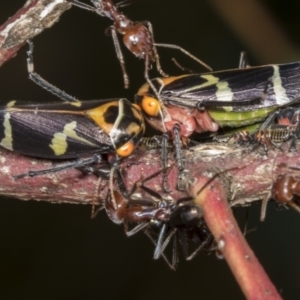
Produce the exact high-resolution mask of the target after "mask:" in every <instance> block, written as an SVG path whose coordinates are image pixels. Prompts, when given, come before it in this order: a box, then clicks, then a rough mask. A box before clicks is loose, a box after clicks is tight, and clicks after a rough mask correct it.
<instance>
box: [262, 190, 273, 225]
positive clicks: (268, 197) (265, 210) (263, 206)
mask: <svg viewBox="0 0 300 300" xmlns="http://www.w3.org/2000/svg"><path fill="white" fill-rule="evenodd" d="M270 198H271V191H269V192H268V193H267V194H266V195H265V197H264V198H263V200H262V202H261V209H260V221H261V222H263V221H264V220H265V219H266V213H267V205H268V202H269V200H270Z"/></svg>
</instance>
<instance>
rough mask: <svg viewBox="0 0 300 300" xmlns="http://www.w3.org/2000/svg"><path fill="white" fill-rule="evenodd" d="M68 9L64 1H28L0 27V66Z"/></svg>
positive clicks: (68, 6)
mask: <svg viewBox="0 0 300 300" xmlns="http://www.w3.org/2000/svg"><path fill="white" fill-rule="evenodd" d="M69 8H71V4H70V3H68V2H67V1H66V0H28V1H27V2H26V4H25V5H24V6H23V7H22V8H21V9H19V10H18V11H17V12H16V13H15V14H14V15H13V16H12V17H10V18H9V19H8V20H7V21H6V22H5V23H4V24H2V25H1V26H0V66H1V65H3V64H4V63H5V62H6V61H8V60H9V59H11V58H12V57H14V56H15V55H16V53H17V52H18V51H19V49H20V48H21V47H22V46H23V45H24V44H25V42H26V40H28V39H32V38H33V37H35V36H36V35H38V34H39V33H41V32H42V31H43V30H44V29H46V28H49V27H51V26H52V25H53V24H54V23H55V22H57V21H58V20H59V17H60V16H61V14H62V13H63V12H64V11H66V10H67V9H69Z"/></svg>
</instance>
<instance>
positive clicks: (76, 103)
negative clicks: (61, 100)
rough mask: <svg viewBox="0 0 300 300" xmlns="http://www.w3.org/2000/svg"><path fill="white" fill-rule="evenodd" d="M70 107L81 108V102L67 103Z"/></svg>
mask: <svg viewBox="0 0 300 300" xmlns="http://www.w3.org/2000/svg"><path fill="white" fill-rule="evenodd" d="M69 103H70V104H71V105H73V106H76V107H81V105H82V102H81V101H74V102H69Z"/></svg>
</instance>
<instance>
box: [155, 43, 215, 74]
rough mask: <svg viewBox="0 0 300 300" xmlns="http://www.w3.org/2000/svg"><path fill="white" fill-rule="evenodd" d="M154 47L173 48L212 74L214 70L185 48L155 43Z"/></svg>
mask: <svg viewBox="0 0 300 300" xmlns="http://www.w3.org/2000/svg"><path fill="white" fill-rule="evenodd" d="M153 45H154V46H157V47H164V48H171V49H176V50H179V51H181V52H182V53H184V54H185V55H187V56H189V57H190V58H191V59H193V60H195V61H196V62H198V63H199V64H200V65H202V66H203V67H204V68H206V69H207V70H209V71H210V72H211V71H212V70H213V69H212V68H211V67H210V66H209V65H207V64H206V63H205V62H203V61H202V60H200V59H199V58H198V57H196V56H194V55H193V54H192V53H190V52H188V51H187V50H185V49H184V48H182V47H180V46H177V45H172V44H157V43H154V44H153Z"/></svg>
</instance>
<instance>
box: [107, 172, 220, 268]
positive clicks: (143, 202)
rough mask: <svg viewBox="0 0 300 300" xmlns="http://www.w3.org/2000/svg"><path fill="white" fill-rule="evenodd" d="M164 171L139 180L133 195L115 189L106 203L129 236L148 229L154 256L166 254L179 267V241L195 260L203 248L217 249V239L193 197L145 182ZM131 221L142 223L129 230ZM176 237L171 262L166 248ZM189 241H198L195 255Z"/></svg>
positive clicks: (117, 222) (185, 253)
mask: <svg viewBox="0 0 300 300" xmlns="http://www.w3.org/2000/svg"><path fill="white" fill-rule="evenodd" d="M160 173H162V170H159V171H158V172H155V173H154V174H152V175H150V176H149V177H147V178H145V179H143V180H141V181H139V182H137V183H135V185H134V186H133V188H132V190H131V192H130V194H129V195H130V196H129V197H126V198H125V197H124V196H123V195H122V194H121V193H119V192H118V191H113V193H111V194H109V198H108V199H106V201H105V202H104V208H105V210H106V213H107V215H108V217H109V218H110V219H111V220H112V221H113V222H114V223H116V224H122V223H124V227H125V233H126V235H127V236H132V235H134V234H136V233H137V232H139V231H141V230H144V233H145V234H146V235H147V236H148V237H149V238H150V240H151V241H152V242H153V243H154V245H155V250H154V259H159V258H160V257H163V258H164V260H165V261H166V262H167V264H168V265H169V267H170V268H171V269H172V270H175V269H176V265H177V262H178V243H180V244H181V245H182V250H183V254H184V257H185V259H186V260H191V259H193V258H194V257H195V256H196V254H198V253H199V252H200V251H201V250H204V251H206V252H211V251H213V250H214V248H213V242H214V238H213V236H212V234H211V233H210V231H209V229H208V228H207V226H206V224H205V221H204V219H203V212H202V209H201V208H200V207H199V206H197V205H196V204H195V203H194V202H193V199H192V198H191V197H185V198H181V199H178V200H175V199H173V198H170V196H169V195H168V197H163V196H162V195H160V194H159V193H158V192H156V191H154V190H152V189H150V188H148V187H146V186H145V185H144V183H145V182H146V181H148V180H150V179H152V178H154V177H156V176H158V175H159V174H160ZM138 189H141V190H142V191H144V192H145V193H147V194H149V195H150V196H151V197H150V198H148V199H147V198H144V197H143V196H142V195H141V194H137V193H136V191H137V190H138ZM111 197H113V198H114V199H112V198H111ZM112 200H113V201H112ZM113 202H115V203H116V209H115V208H114V206H113V205H112V204H113ZM129 222H132V223H138V225H136V226H135V227H134V228H133V229H131V230H129V226H128V223H129ZM172 238H173V254H172V262H171V263H170V262H169V260H168V258H167V257H166V255H165V254H164V251H165V249H166V247H167V246H168V245H169V243H170V241H171V240H172ZM189 240H192V241H193V242H195V243H196V244H198V246H197V248H196V249H195V250H194V251H193V253H192V254H189V253H188V241H189Z"/></svg>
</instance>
